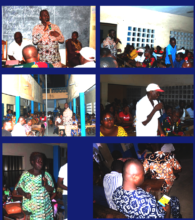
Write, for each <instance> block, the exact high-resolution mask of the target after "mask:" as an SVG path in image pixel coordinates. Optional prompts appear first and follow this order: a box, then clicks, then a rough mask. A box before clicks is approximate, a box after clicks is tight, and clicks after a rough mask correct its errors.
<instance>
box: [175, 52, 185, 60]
mask: <svg viewBox="0 0 195 220" xmlns="http://www.w3.org/2000/svg"><path fill="white" fill-rule="evenodd" d="M178 55H179V56H180V57H181V58H182V59H183V58H184V54H183V53H178V54H176V56H178Z"/></svg>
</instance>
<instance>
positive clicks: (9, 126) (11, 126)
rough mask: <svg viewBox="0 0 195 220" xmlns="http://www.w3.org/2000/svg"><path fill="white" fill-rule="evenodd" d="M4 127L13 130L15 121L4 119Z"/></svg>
mask: <svg viewBox="0 0 195 220" xmlns="http://www.w3.org/2000/svg"><path fill="white" fill-rule="evenodd" d="M2 129H4V130H6V131H12V130H13V123H12V121H11V120H8V121H3V127H2Z"/></svg>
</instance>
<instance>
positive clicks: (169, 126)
mask: <svg viewBox="0 0 195 220" xmlns="http://www.w3.org/2000/svg"><path fill="white" fill-rule="evenodd" d="M161 102H162V103H163V104H164V102H163V101H161ZM136 103H137V101H136V100H133V101H132V103H130V104H129V103H128V102H127V100H126V99H123V102H121V100H119V99H117V98H115V100H114V102H112V103H109V102H107V104H106V106H105V109H104V106H103V105H102V104H101V106H100V118H101V121H100V123H101V125H100V136H101V137H103V136H117V137H122V136H134V135H133V134H135V130H136V129H135V128H136ZM193 118H194V106H193V101H192V102H191V103H190V104H188V105H186V103H185V101H184V100H180V101H179V105H178V106H176V107H175V108H173V107H172V106H171V105H165V104H164V109H163V111H162V113H161V117H160V119H159V120H160V123H161V127H162V130H163V132H164V135H165V136H188V135H192V134H191V133H190V134H188V132H187V133H186V131H188V130H190V129H193V125H192V126H185V128H184V127H183V123H184V121H186V120H188V119H193Z"/></svg>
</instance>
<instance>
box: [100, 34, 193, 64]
mask: <svg viewBox="0 0 195 220" xmlns="http://www.w3.org/2000/svg"><path fill="white" fill-rule="evenodd" d="M106 41H107V40H104V42H106ZM113 42H114V40H113ZM113 42H111V43H110V45H109V46H108V44H105V43H103V45H102V47H101V49H100V67H101V68H118V67H138V68H192V67H193V66H194V65H193V64H194V60H193V59H194V58H193V57H194V55H193V52H192V51H189V50H185V48H184V47H182V48H181V49H179V50H176V40H175V39H174V38H171V39H170V44H169V45H168V46H167V47H165V48H164V51H162V48H161V47H160V46H157V47H156V49H154V48H153V47H150V46H149V45H146V47H145V48H137V49H135V47H134V46H133V45H129V44H127V45H126V47H125V49H124V52H123V53H120V54H118V55H116V56H114V55H113V53H112V45H113V44H114V43H113ZM115 54H117V50H116V51H115ZM124 63H125V64H124Z"/></svg>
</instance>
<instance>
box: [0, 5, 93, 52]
mask: <svg viewBox="0 0 195 220" xmlns="http://www.w3.org/2000/svg"><path fill="white" fill-rule="evenodd" d="M43 9H47V10H48V12H49V15H50V22H51V23H53V24H56V25H58V27H59V28H60V30H61V32H62V34H63V35H64V37H65V40H67V39H69V38H71V36H72V32H73V31H77V32H78V33H79V38H78V40H79V41H80V42H81V43H82V46H83V47H88V46H89V30H90V6H2V40H5V41H8V47H9V45H10V43H12V42H13V41H14V33H15V32H18V31H19V32H21V33H22V35H23V38H27V39H29V40H32V30H33V28H34V27H35V26H36V25H37V24H40V23H41V21H40V20H39V17H40V11H41V10H43ZM59 45H60V49H64V48H65V42H64V43H63V44H59Z"/></svg>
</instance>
